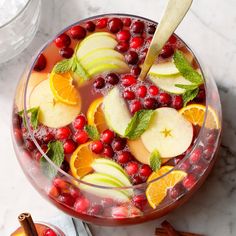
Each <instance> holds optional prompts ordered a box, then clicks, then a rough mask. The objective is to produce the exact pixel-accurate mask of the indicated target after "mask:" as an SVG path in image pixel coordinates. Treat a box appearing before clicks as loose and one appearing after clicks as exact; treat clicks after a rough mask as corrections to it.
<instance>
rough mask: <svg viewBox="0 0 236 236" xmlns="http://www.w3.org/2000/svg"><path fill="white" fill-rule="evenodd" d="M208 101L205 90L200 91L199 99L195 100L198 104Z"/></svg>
mask: <svg viewBox="0 0 236 236" xmlns="http://www.w3.org/2000/svg"><path fill="white" fill-rule="evenodd" d="M205 99H206V92H205V89H200V90H199V93H198V95H197V97H196V98H195V99H194V100H195V101H197V102H204V101H205Z"/></svg>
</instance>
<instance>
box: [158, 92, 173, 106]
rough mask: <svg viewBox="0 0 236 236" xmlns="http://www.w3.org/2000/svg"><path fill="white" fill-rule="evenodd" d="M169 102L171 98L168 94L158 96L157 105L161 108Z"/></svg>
mask: <svg viewBox="0 0 236 236" xmlns="http://www.w3.org/2000/svg"><path fill="white" fill-rule="evenodd" d="M170 102H171V96H170V95H169V94H168V93H164V92H163V93H160V95H159V103H160V104H161V105H162V106H167V105H169V104H170Z"/></svg>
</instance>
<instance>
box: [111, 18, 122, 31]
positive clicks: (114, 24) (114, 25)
mask: <svg viewBox="0 0 236 236" xmlns="http://www.w3.org/2000/svg"><path fill="white" fill-rule="evenodd" d="M122 27H123V22H122V21H121V19H119V18H112V19H110V20H109V21H108V29H109V30H110V31H111V32H112V33H117V32H118V31H119V30H121V29H122Z"/></svg>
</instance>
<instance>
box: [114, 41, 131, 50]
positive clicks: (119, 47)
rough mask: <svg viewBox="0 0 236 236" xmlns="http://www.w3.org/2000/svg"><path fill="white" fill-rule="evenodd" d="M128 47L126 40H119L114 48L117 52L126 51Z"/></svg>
mask: <svg viewBox="0 0 236 236" xmlns="http://www.w3.org/2000/svg"><path fill="white" fill-rule="evenodd" d="M128 49H129V44H128V43H126V42H119V43H118V44H117V45H116V50H117V51H119V52H127V51H128Z"/></svg>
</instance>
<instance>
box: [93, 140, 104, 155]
mask: <svg viewBox="0 0 236 236" xmlns="http://www.w3.org/2000/svg"><path fill="white" fill-rule="evenodd" d="M103 148H104V147H103V144H102V142H101V141H93V142H92V144H91V150H92V151H93V152H94V153H96V154H100V153H101V152H102V151H103Z"/></svg>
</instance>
